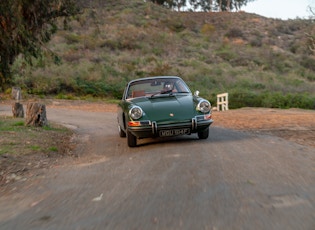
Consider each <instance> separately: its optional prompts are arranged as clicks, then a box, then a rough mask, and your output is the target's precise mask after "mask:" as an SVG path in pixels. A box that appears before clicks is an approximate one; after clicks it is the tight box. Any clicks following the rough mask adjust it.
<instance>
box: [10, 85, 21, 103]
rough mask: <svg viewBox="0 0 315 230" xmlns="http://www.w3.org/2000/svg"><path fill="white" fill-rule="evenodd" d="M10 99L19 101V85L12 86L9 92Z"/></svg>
mask: <svg viewBox="0 0 315 230" xmlns="http://www.w3.org/2000/svg"><path fill="white" fill-rule="evenodd" d="M11 96H12V99H14V100H16V101H19V100H21V99H22V94H21V88H20V87H12V92H11Z"/></svg>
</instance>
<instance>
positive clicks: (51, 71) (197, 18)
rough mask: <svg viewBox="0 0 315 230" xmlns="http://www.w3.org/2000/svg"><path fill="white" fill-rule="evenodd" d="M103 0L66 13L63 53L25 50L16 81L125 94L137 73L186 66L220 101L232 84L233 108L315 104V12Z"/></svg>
mask: <svg viewBox="0 0 315 230" xmlns="http://www.w3.org/2000/svg"><path fill="white" fill-rule="evenodd" d="M89 2H91V1H89ZM99 2H100V3H99V4H98V1H94V3H95V4H96V5H93V7H88V8H85V9H84V10H83V12H82V14H79V15H77V16H74V17H72V18H71V20H70V21H60V23H59V25H58V27H59V30H57V32H56V34H55V35H54V36H53V37H52V40H51V41H50V43H48V45H47V49H49V50H51V51H53V52H54V53H55V54H57V56H51V55H47V56H43V57H41V58H38V59H34V60H33V65H32V66H31V65H29V64H27V63H26V62H25V61H24V60H23V59H22V58H18V59H17V60H16V61H15V63H14V65H13V66H12V71H13V74H14V75H13V83H14V84H15V85H17V86H20V87H22V89H23V90H24V92H25V93H29V94H37V95H43V96H46V95H56V97H58V98H76V97H87V96H89V97H110V98H117V99H119V98H120V97H121V95H122V91H123V88H124V86H125V84H126V82H128V81H129V80H131V79H134V78H138V77H145V76H153V75H177V76H181V77H182V78H183V79H184V80H185V81H186V82H187V83H188V84H189V85H190V87H191V89H192V90H199V91H200V92H201V96H203V97H206V98H208V99H209V100H210V101H211V102H212V103H213V104H215V102H216V94H218V93H223V92H228V93H229V99H230V107H231V108H237V107H243V106H263V107H280V108H288V107H299V108H309V109H315V56H314V53H313V51H312V50H311V49H310V44H309V43H310V36H311V38H312V37H313V36H314V35H315V25H314V21H312V20H302V19H295V20H288V21H283V20H277V19H269V18H264V17H261V16H258V15H254V14H247V13H244V12H234V13H232V12H216V13H215V12H210V13H209V12H208V13H203V12H174V11H170V10H169V9H166V8H164V7H161V6H158V5H156V4H153V3H151V2H144V1H142V0H133V1H131V0H130V1H128V0H125V1H123V0H120V1H118V0H117V1H106V3H104V2H103V3H101V2H102V1H99ZM97 4H98V5H97ZM96 6H98V7H96ZM306 34H308V35H310V36H307V35H306Z"/></svg>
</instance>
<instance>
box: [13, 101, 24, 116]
mask: <svg viewBox="0 0 315 230" xmlns="http://www.w3.org/2000/svg"><path fill="white" fill-rule="evenodd" d="M12 113H13V117H24V109H23V105H22V104H21V103H19V102H15V103H14V104H13V105H12Z"/></svg>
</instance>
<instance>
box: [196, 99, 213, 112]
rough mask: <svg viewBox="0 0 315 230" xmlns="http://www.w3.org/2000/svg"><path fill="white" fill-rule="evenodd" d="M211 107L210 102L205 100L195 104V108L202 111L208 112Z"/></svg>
mask: <svg viewBox="0 0 315 230" xmlns="http://www.w3.org/2000/svg"><path fill="white" fill-rule="evenodd" d="M210 109H211V104H210V102H209V101H207V100H202V101H200V102H199V103H198V105H197V110H199V111H200V112H202V113H209V112H210Z"/></svg>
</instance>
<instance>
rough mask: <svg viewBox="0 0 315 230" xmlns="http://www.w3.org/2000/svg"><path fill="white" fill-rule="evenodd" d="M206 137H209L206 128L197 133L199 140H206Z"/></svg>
mask: <svg viewBox="0 0 315 230" xmlns="http://www.w3.org/2000/svg"><path fill="white" fill-rule="evenodd" d="M208 136H209V128H206V129H204V130H202V131H199V132H198V137H199V139H207V138H208Z"/></svg>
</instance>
